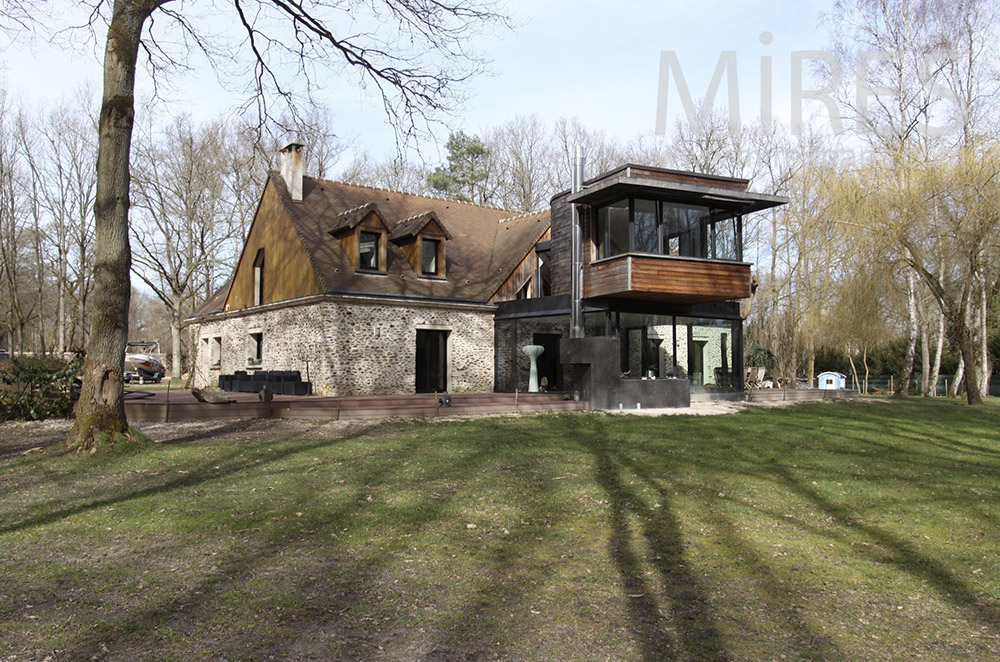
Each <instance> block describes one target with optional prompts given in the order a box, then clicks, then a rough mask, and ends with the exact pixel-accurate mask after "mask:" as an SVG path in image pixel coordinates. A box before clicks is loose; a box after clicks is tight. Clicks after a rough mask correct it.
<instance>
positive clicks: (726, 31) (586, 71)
mask: <svg viewBox="0 0 1000 662" xmlns="http://www.w3.org/2000/svg"><path fill="white" fill-rule="evenodd" d="M831 3H832V0H797V1H793V2H789V1H787V0H777V1H775V0H770V1H760V0H753V1H750V0H744V1H740V0H726V1H723V0H698V1H697V2H692V1H691V0H614V1H608V0H600V1H599V0H574V1H568V0H533V1H529V0H509V1H508V2H506V5H507V7H508V11H509V13H510V14H511V15H512V17H513V18H514V22H515V23H516V24H517V27H516V28H515V29H514V30H513V31H511V32H506V33H496V34H491V35H487V36H484V37H482V38H481V39H480V40H478V41H477V42H476V43H475V47H476V49H477V50H478V51H479V52H480V53H482V54H484V55H485V56H486V57H487V58H488V59H489V60H490V69H491V72H492V73H490V74H488V75H483V76H480V77H478V78H477V79H475V80H474V81H473V82H472V83H471V84H469V85H468V86H467V88H466V89H465V91H466V95H467V101H466V104H465V106H464V108H462V109H461V110H460V111H459V112H457V113H456V114H455V116H454V117H452V118H449V119H448V120H447V122H446V127H445V128H442V129H440V130H438V137H439V140H440V143H441V144H443V142H444V140H445V139H446V138H447V135H446V134H447V131H448V130H459V129H461V130H464V131H466V132H467V133H472V134H476V133H481V132H482V131H483V130H484V129H486V128H487V127H489V126H492V125H496V124H500V123H503V122H506V121H508V120H511V119H513V118H514V117H515V116H518V115H537V116H538V117H539V118H541V119H542V120H543V121H544V122H546V123H547V124H549V125H551V124H552V123H554V122H555V121H556V120H557V119H558V118H560V117H566V118H574V117H575V118H578V119H579V120H580V121H581V123H582V124H583V125H584V126H586V127H587V128H589V129H592V130H599V131H602V132H604V133H605V134H606V135H608V136H611V137H618V138H621V139H623V140H628V139H631V138H635V137H636V136H639V135H649V136H652V135H654V134H655V132H656V128H657V117H658V112H659V113H660V115H665V117H666V123H665V126H666V127H668V133H669V131H670V130H672V127H673V124H674V120H675V119H676V118H677V117H683V112H684V111H683V108H682V104H681V99H680V96H679V94H678V92H677V88H676V81H675V78H676V76H675V75H673V74H672V77H670V78H669V79H668V83H667V85H666V88H667V89H666V99H667V102H666V112H665V113H664V111H663V108H662V106H661V107H660V110H659V111H658V107H657V101H658V99H660V98H661V96H662V94H661V93H662V92H663V90H662V89H661V87H662V86H661V60H662V59H663V56H662V54H663V53H668V54H672V55H673V56H674V57H675V61H676V64H677V66H678V67H679V68H680V70H681V71H682V74H683V76H684V79H685V82H686V83H687V87H688V88H689V93H690V97H691V99H692V100H693V101H694V102H696V103H697V102H698V101H699V100H700V99H701V98H703V97H704V96H705V95H706V94H707V92H708V90H709V85H710V82H711V81H712V78H713V74H714V73H715V71H716V67H717V65H718V63H719V61H720V57H723V53H731V54H732V55H727V56H726V57H729V58H731V59H732V61H734V62H735V65H736V67H735V81H736V89H737V90H738V93H739V107H740V112H739V115H740V119H741V121H742V122H744V123H749V122H752V121H753V120H754V119H755V118H757V117H758V116H759V115H760V108H761V71H762V58H764V57H766V58H770V67H771V69H772V71H773V73H772V85H771V94H770V96H771V104H772V106H773V112H774V116H775V117H776V118H780V119H782V120H783V121H784V122H786V123H787V122H788V120H789V118H790V115H791V112H792V110H793V104H792V103H791V99H790V82H791V60H792V53H793V52H796V51H824V50H827V49H828V43H829V37H828V34H827V32H826V28H825V27H824V25H823V23H824V22H823V20H822V18H821V12H825V11H829V9H830V5H831ZM187 4H188V6H190V5H197V3H187ZM99 38H101V39H103V36H102V35H99ZM96 41H97V40H96V39H95V40H94V42H92V43H90V44H89V45H87V44H84V45H79V44H78V45H77V47H76V48H75V49H70V48H68V47H66V46H61V47H56V46H53V45H52V44H51V43H49V41H48V40H45V39H38V38H36V39H33V40H32V39H28V38H21V39H18V40H16V41H14V42H13V43H5V42H2V41H0V80H2V81H3V83H4V86H5V87H6V88H7V90H8V92H9V93H13V96H14V97H15V98H20V99H21V100H22V101H24V102H25V103H26V105H28V106H29V107H37V106H38V104H41V103H49V104H54V103H57V102H58V101H59V100H60V99H62V98H71V97H72V96H73V94H74V90H76V89H78V88H79V87H80V86H82V85H88V84H89V85H90V86H92V88H93V89H94V90H95V93H96V91H98V90H99V89H100V81H101V62H100V54H101V51H100V47H102V46H103V44H96ZM733 58H734V59H733ZM727 73H729V72H728V70H727ZM138 85H139V90H140V92H139V96H141V95H142V94H143V93H144V92H143V90H145V93H146V94H148V91H149V90H150V86H149V80H148V76H147V75H146V74H145V72H140V74H139V82H138ZM322 87H323V88H324V89H323V91H322V92H321V94H320V95H319V96H320V98H321V99H322V100H323V101H324V102H325V103H326V104H327V105H328V106H329V107H330V109H331V110H332V111H333V113H334V118H335V121H336V122H337V124H338V126H337V133H338V134H340V135H342V136H345V137H349V138H351V139H353V141H354V144H355V145H356V148H357V149H359V150H365V151H368V152H370V153H372V154H374V155H375V156H377V157H378V156H388V155H390V154H391V153H392V152H393V150H394V146H395V140H394V135H393V132H392V129H391V127H390V126H389V125H388V124H387V122H386V120H385V117H384V115H383V113H382V110H381V106H380V102H379V100H378V99H376V98H373V97H372V96H371V95H370V94H369V95H366V94H365V93H363V92H362V91H360V90H358V89H356V87H355V86H353V84H352V83H351V82H350V81H330V82H329V84H324V85H322ZM804 87H805V88H806V89H810V88H811V87H812V86H810V85H809V83H808V82H806V83H805V84H804ZM161 93H162V95H163V97H164V101H163V106H162V107H161V110H160V112H166V113H169V114H181V113H189V114H191V115H192V116H193V117H195V119H204V120H207V119H210V118H212V117H215V116H218V115H221V114H224V113H228V112H231V111H232V110H233V109H234V108H235V107H236V106H238V105H239V103H240V102H241V101H243V100H244V99H243V97H241V96H240V94H238V93H233V92H231V91H226V90H225V89H223V87H222V86H221V85H220V84H219V83H218V81H217V80H216V77H215V76H214V75H213V74H212V72H210V71H208V70H206V69H205V68H196V69H194V70H192V71H188V72H178V73H174V74H172V75H171V76H170V79H169V86H168V88H162V89H161ZM728 95H729V87H728V79H727V78H726V77H725V76H723V79H722V84H721V85H720V87H719V90H718V93H717V95H716V103H717V105H721V106H723V107H724V106H725V104H726V102H727V100H728ZM805 103H806V111H807V112H808V110H809V107H808V106H809V104H815V105H819V103H818V102H810V101H806V102H805ZM662 119H663V117H661V120H662ZM441 151H442V148H441V147H439V146H435V145H432V144H426V143H425V144H424V145H422V153H423V154H424V158H426V159H427V160H428V161H430V162H432V163H433V162H436V161H439V160H441V159H442V158H443V156H442V155H441Z"/></svg>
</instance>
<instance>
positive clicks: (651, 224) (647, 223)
mask: <svg viewBox="0 0 1000 662" xmlns="http://www.w3.org/2000/svg"><path fill="white" fill-rule="evenodd" d="M633 213H634V215H633V228H634V233H635V246H634V248H633V250H635V251H636V252H637V253H659V252H660V239H659V234H658V233H657V226H658V223H657V222H656V202H654V201H653V200H636V201H635V208H634V212H633Z"/></svg>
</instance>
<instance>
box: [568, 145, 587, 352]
mask: <svg viewBox="0 0 1000 662" xmlns="http://www.w3.org/2000/svg"><path fill="white" fill-rule="evenodd" d="M585 162H586V157H584V154H583V146H582V145H577V146H576V148H575V149H574V150H573V189H572V192H573V193H574V194H576V193H579V192H580V191H582V190H583V168H584V163H585ZM572 209H573V218H572V221H571V222H572V240H571V252H572V256H571V260H570V311H569V324H570V333H569V337H570V338H583V336H584V329H583V227H582V226H581V218H580V216H581V215H580V205H578V204H577V203H575V202H574V203H573V204H572Z"/></svg>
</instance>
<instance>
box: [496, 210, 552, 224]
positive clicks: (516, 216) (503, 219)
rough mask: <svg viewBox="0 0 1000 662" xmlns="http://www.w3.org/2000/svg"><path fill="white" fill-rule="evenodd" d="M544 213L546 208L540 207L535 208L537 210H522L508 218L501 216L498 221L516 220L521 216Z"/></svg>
mask: <svg viewBox="0 0 1000 662" xmlns="http://www.w3.org/2000/svg"><path fill="white" fill-rule="evenodd" d="M544 213H545V210H544V209H538V210H535V211H522V212H520V213H519V214H515V215H514V216H508V217H506V218H501V219H499V220H498V221H497V223H507V222H508V221H516V220H518V219H519V218H527V217H528V216H539V215H542V214H544Z"/></svg>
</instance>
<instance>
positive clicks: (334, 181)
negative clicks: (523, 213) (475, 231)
mask: <svg viewBox="0 0 1000 662" xmlns="http://www.w3.org/2000/svg"><path fill="white" fill-rule="evenodd" d="M309 179H314V180H317V181H324V182H330V183H331V184H343V185H344V186H354V187H357V188H367V189H371V190H373V191H385V192H386V193H398V194H400V195H411V196H413V197H415V198H428V199H430V200H440V201H442V202H452V203H454V204H456V205H466V206H469V207H476V208H477V209H492V210H494V211H508V212H509V211H513V210H512V209H506V208H504V207H494V206H492V205H477V204H476V203H474V202H466V201H464V200H455V199H454V198H445V197H443V196H440V195H432V194H430V193H413V192H411V191H401V190H399V189H393V188H386V187H384V186H372V185H371V184H356V183H354V182H345V181H343V180H340V179H326V178H324V177H309Z"/></svg>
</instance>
